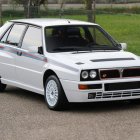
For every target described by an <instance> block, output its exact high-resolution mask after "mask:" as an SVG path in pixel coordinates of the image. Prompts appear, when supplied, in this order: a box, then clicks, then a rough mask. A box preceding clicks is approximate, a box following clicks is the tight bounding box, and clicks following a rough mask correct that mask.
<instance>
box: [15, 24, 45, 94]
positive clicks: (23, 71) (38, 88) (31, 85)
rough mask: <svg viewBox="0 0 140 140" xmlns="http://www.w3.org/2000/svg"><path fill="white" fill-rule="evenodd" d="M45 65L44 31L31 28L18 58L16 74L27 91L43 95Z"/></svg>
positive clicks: (38, 28)
mask: <svg viewBox="0 0 140 140" xmlns="http://www.w3.org/2000/svg"><path fill="white" fill-rule="evenodd" d="M44 64H45V57H44V55H43V43H42V29H41V28H40V27H36V26H29V27H28V29H27V31H26V33H25V35H24V37H23V41H22V44H21V48H20V50H19V54H18V55H17V57H16V73H17V77H18V81H19V82H20V83H22V84H23V85H24V86H25V87H26V89H29V90H31V91H34V92H37V93H43V92H44V90H43V80H42V72H43V66H44Z"/></svg>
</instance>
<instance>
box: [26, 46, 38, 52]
mask: <svg viewBox="0 0 140 140" xmlns="http://www.w3.org/2000/svg"><path fill="white" fill-rule="evenodd" d="M28 50H29V52H31V53H38V47H37V46H30V47H28Z"/></svg>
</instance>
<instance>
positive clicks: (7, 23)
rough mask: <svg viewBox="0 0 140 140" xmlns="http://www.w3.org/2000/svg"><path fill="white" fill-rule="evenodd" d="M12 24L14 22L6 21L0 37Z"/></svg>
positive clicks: (0, 29) (0, 31)
mask: <svg viewBox="0 0 140 140" xmlns="http://www.w3.org/2000/svg"><path fill="white" fill-rule="evenodd" d="M11 25H12V22H6V23H5V24H4V25H3V26H2V27H1V28H0V38H1V37H2V36H3V34H4V33H5V31H6V30H7V29H8V28H9V27H10V26H11Z"/></svg>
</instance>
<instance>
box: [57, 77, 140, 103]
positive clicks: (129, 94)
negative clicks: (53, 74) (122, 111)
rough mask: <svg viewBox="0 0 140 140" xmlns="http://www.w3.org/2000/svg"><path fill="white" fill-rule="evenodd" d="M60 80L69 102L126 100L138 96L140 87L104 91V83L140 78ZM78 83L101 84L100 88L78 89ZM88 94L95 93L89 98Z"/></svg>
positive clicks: (132, 80) (139, 79)
mask: <svg viewBox="0 0 140 140" xmlns="http://www.w3.org/2000/svg"><path fill="white" fill-rule="evenodd" d="M60 81H61V84H62V86H63V89H64V91H65V94H66V97H67V99H68V101H69V102H99V101H114V100H128V99H138V98H140V88H136V89H135V88H133V89H131V88H130V89H128V88H127V89H123V90H118V89H117V90H112V91H105V84H107V83H122V84H123V83H127V82H130V83H131V82H136V83H138V82H139V81H140V78H126V79H115V80H102V81H90V82H76V81H69V80H62V79H61V80H60ZM79 84H84V85H94V84H102V88H100V89H88V90H80V89H79V88H78V85H79ZM134 87H135V86H134ZM139 87H140V85H139ZM90 94H92V95H94V94H96V95H95V96H94V98H90V97H89V96H90Z"/></svg>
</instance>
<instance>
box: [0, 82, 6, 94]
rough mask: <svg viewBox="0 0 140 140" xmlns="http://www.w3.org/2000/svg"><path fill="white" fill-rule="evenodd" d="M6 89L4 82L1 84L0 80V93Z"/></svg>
mask: <svg viewBox="0 0 140 140" xmlns="http://www.w3.org/2000/svg"><path fill="white" fill-rule="evenodd" d="M5 89H6V85H5V84H2V83H1V81H0V93H1V92H4V91H5Z"/></svg>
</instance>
